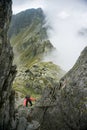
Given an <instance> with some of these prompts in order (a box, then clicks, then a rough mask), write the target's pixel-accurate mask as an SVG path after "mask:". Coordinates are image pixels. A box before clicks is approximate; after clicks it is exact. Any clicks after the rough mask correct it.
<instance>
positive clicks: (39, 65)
mask: <svg viewBox="0 0 87 130" xmlns="http://www.w3.org/2000/svg"><path fill="white" fill-rule="evenodd" d="M44 21H45V16H44V13H43V11H42V9H40V8H38V9H29V10H26V11H24V12H21V13H19V14H17V15H14V16H13V18H12V22H11V26H10V29H9V32H8V35H9V37H10V39H11V45H12V46H13V51H14V64H16V65H17V68H18V74H17V76H16V79H15V81H14V84H13V86H14V88H15V90H16V91H17V92H18V93H21V94H22V97H23V96H24V95H26V94H28V93H30V94H32V95H33V96H37V95H39V94H41V93H42V91H43V89H44V88H45V87H47V86H52V85H53V81H54V82H55V84H56V82H58V81H59V79H60V77H61V76H62V75H63V74H64V71H63V70H61V68H60V67H59V66H57V65H55V64H53V63H52V62H50V61H49V62H43V57H44V56H47V55H49V54H50V53H51V52H52V51H53V50H55V48H54V47H53V45H52V44H51V42H50V41H49V39H48V36H47V30H46V27H45V26H44V24H45V22H44ZM19 95H20V94H19ZM17 100H18V99H17Z"/></svg>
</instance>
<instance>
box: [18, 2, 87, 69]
mask: <svg viewBox="0 0 87 130" xmlns="http://www.w3.org/2000/svg"><path fill="white" fill-rule="evenodd" d="M29 2H30V3H29V4H28V3H27V2H26V3H25V4H23V3H22V4H21V7H22V6H23V7H25V8H31V7H32V8H33V7H35V8H37V7H42V8H43V10H44V13H45V15H46V20H45V21H46V24H45V26H50V27H49V28H48V30H47V33H48V37H49V39H50V41H51V43H52V44H53V45H54V47H55V48H56V51H55V52H52V53H51V54H50V55H49V56H47V57H45V58H44V60H46V61H47V60H48V61H53V62H54V63H56V64H58V65H60V66H61V68H62V69H64V70H66V71H68V70H69V69H70V68H72V66H73V65H74V64H75V62H76V60H77V58H78V57H79V55H80V53H81V51H82V50H83V49H84V47H85V46H87V1H86V0H32V1H31V0H29ZM18 5H19V4H18ZM24 5H25V6H24ZM15 8H17V6H15ZM18 9H19V10H20V8H18Z"/></svg>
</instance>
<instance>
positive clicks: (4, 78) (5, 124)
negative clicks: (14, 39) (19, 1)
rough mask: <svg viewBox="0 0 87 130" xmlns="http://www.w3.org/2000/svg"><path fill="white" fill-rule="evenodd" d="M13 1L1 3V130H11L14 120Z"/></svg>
mask: <svg viewBox="0 0 87 130" xmlns="http://www.w3.org/2000/svg"><path fill="white" fill-rule="evenodd" d="M11 4H12V2H11V0H1V1H0V130H10V127H11V124H12V121H13V120H14V118H13V117H14V95H15V93H14V91H13V90H12V88H11V85H12V81H13V79H14V77H15V74H16V70H15V69H16V67H15V66H13V65H12V62H13V51H12V47H11V46H10V43H9V40H8V38H7V31H8V28H9V23H10V20H11V13H12V11H11Z"/></svg>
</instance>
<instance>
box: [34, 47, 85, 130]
mask: <svg viewBox="0 0 87 130" xmlns="http://www.w3.org/2000/svg"><path fill="white" fill-rule="evenodd" d="M32 113H33V114H32V116H33V117H34V118H35V117H36V119H37V120H38V121H39V122H40V124H41V128H40V130H87V47H86V48H85V49H84V50H83V52H82V53H81V56H80V57H79V59H78V60H77V62H76V64H75V65H74V67H73V68H72V69H71V70H70V71H69V72H68V73H67V74H66V75H65V76H64V77H63V78H62V79H61V80H60V82H59V84H57V85H55V86H54V87H53V88H49V87H48V88H47V89H46V90H45V92H44V93H43V95H42V98H41V100H40V101H39V102H38V104H37V106H36V108H35V109H34V110H33V112H32Z"/></svg>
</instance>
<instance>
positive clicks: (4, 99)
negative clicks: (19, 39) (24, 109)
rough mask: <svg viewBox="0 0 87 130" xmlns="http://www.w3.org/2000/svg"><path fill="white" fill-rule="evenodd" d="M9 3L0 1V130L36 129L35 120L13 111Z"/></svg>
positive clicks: (14, 73) (14, 68)
mask: <svg viewBox="0 0 87 130" xmlns="http://www.w3.org/2000/svg"><path fill="white" fill-rule="evenodd" d="M11 4H12V1H11V0H1V1H0V130H25V129H27V130H35V129H36V130H37V129H38V127H39V123H38V122H37V121H32V120H31V122H29V121H28V119H26V118H25V117H24V116H20V117H19V115H18V113H16V111H15V106H14V103H15V101H14V99H15V97H14V96H15V92H14V91H13V90H12V87H11V86H12V81H13V80H14V77H15V75H16V66H13V65H12V62H13V50H12V47H11V46H10V43H9V40H8V38H7V31H8V28H9V23H10V20H11V13H12V11H11ZM27 117H28V116H27ZM21 123H23V124H21Z"/></svg>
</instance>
